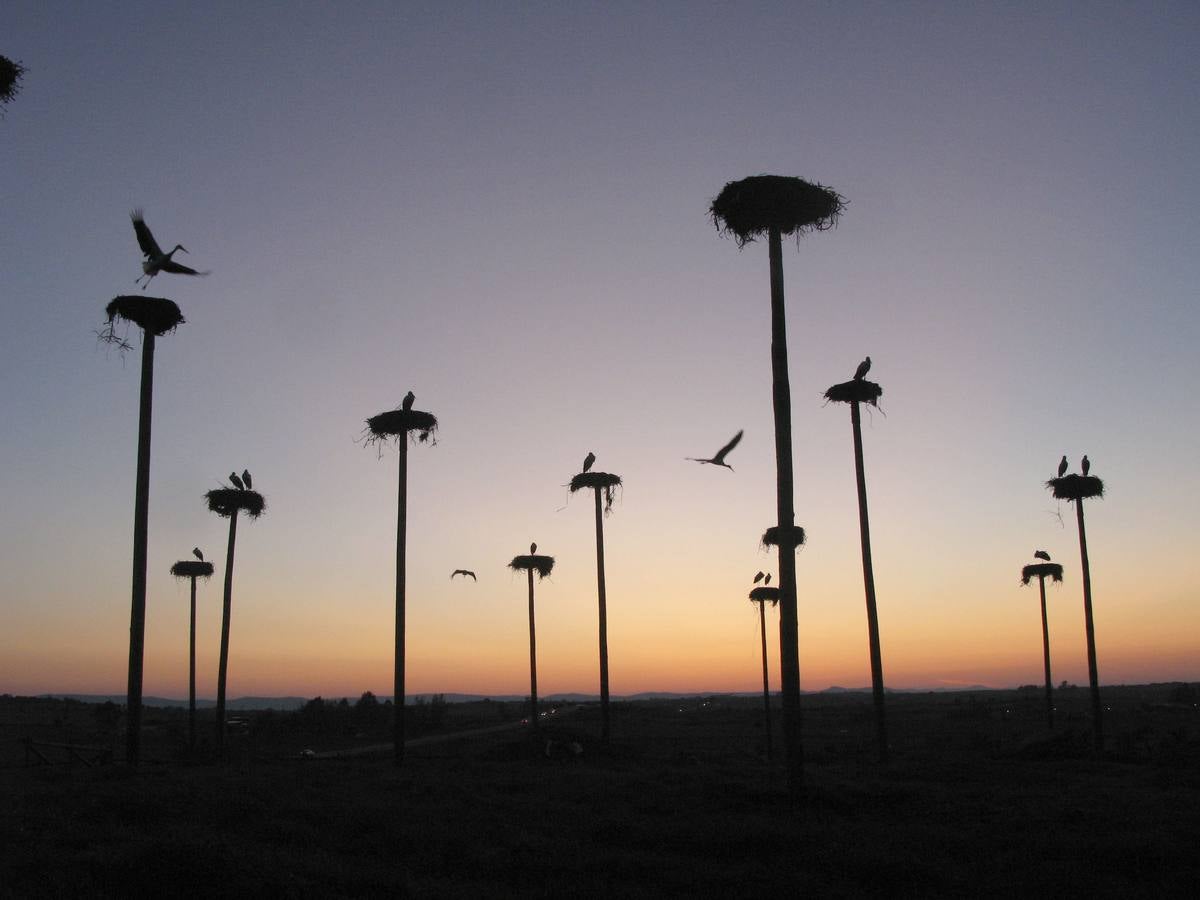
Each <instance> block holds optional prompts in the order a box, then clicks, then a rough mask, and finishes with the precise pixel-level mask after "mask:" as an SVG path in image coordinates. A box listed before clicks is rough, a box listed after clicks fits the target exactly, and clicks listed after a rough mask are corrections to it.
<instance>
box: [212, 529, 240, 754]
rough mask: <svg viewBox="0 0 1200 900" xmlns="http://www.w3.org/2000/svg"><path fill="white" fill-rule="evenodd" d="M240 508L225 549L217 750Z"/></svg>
mask: <svg viewBox="0 0 1200 900" xmlns="http://www.w3.org/2000/svg"><path fill="white" fill-rule="evenodd" d="M237 520H238V510H237V508H236V507H235V508H234V509H233V511H232V512H231V513H230V514H229V546H228V547H227V548H226V550H225V603H224V607H223V608H222V610H221V658H220V661H219V662H218V663H217V751H218V752H220V751H221V750H222V749H223V748H224V747H225V679H226V673H227V672H228V671H229V618H230V616H231V614H232V612H233V548H234V547H235V546H236V544H237Z"/></svg>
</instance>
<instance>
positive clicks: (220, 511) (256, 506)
mask: <svg viewBox="0 0 1200 900" xmlns="http://www.w3.org/2000/svg"><path fill="white" fill-rule="evenodd" d="M204 499H205V500H207V501H208V510H209V512H215V513H216V514H217V515H218V516H223V517H225V518H227V519H228V518H229V517H230V516H232V515H234V514H235V513H237V512H239V511H241V512H244V513H246V515H248V516H249V517H250V518H252V519H257V518H258V517H259V516H261V515H262V514H263V510H264V509H266V508H267V501H266V499H265V498H264V497H263V495H262V494H260V493H259V492H258V491H239V490H238V489H237V488H217V489H216V490H212V491H209V492H208V493H207V494H205V495H204Z"/></svg>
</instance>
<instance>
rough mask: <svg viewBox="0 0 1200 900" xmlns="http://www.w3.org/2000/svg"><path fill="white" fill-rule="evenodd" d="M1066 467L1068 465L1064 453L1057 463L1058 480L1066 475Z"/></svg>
mask: <svg viewBox="0 0 1200 900" xmlns="http://www.w3.org/2000/svg"><path fill="white" fill-rule="evenodd" d="M1067 465H1068V463H1067V456H1066V454H1065V453H1064V454H1063V458H1062V459H1060V460H1059V461H1058V477H1059V478H1062V477H1063V476H1064V475H1066V474H1067Z"/></svg>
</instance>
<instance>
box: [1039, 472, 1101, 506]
mask: <svg viewBox="0 0 1200 900" xmlns="http://www.w3.org/2000/svg"><path fill="white" fill-rule="evenodd" d="M1046 487H1048V488H1050V490H1051V492H1053V494H1054V499H1055V500H1076V501H1078V500H1090V499H1091V498H1092V497H1103V496H1104V482H1103V481H1101V480H1100V479H1099V478H1097V477H1096V476H1095V475H1076V474H1075V473H1074V472H1072V473H1071V474H1070V475H1064V476H1063V477H1062V478H1051V479H1050V480H1049V481H1047V482H1046Z"/></svg>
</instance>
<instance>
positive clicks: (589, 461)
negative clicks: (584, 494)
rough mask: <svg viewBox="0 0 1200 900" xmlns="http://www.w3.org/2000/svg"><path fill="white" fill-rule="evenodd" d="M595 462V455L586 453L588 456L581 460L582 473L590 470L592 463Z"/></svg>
mask: <svg viewBox="0 0 1200 900" xmlns="http://www.w3.org/2000/svg"><path fill="white" fill-rule="evenodd" d="M595 461H596V454H595V453H588V455H587V456H585V457H584V458H583V471H585V472H586V471H588V469H590V468H591V467H592V463H594V462H595Z"/></svg>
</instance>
